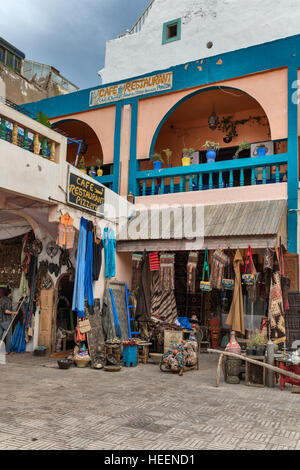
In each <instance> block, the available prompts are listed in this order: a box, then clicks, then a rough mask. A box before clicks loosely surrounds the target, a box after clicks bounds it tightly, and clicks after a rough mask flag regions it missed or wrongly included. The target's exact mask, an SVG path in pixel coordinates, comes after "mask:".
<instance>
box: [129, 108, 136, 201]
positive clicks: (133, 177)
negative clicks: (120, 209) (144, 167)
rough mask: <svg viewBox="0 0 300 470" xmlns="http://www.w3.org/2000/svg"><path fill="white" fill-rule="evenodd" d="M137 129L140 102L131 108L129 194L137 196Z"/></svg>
mask: <svg viewBox="0 0 300 470" xmlns="http://www.w3.org/2000/svg"><path fill="white" fill-rule="evenodd" d="M137 127H138V100H137V99H136V100H135V101H134V102H133V103H132V108H131V135H130V161H129V181H128V194H130V193H132V195H133V196H136V195H137V194H138V193H137V179H136V175H137V171H138V161H137V158H136V153H137Z"/></svg>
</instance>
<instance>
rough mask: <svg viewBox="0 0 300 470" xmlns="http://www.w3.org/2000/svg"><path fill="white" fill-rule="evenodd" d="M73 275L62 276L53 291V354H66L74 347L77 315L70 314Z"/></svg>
mask: <svg viewBox="0 0 300 470" xmlns="http://www.w3.org/2000/svg"><path fill="white" fill-rule="evenodd" d="M73 290H74V273H73V272H71V273H70V272H68V273H65V274H62V275H61V276H60V278H59V279H58V281H57V284H56V289H55V291H56V292H55V301H56V303H55V305H56V312H55V319H56V321H55V335H54V336H55V341H54V347H53V352H56V353H59V352H67V351H70V350H73V349H74V347H75V344H76V343H75V328H76V326H77V315H76V313H75V312H72V299H73Z"/></svg>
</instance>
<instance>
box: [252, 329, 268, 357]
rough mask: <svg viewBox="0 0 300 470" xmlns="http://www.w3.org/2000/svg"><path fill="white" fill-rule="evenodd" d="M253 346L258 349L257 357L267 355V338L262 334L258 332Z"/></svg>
mask: <svg viewBox="0 0 300 470" xmlns="http://www.w3.org/2000/svg"><path fill="white" fill-rule="evenodd" d="M253 344H254V347H255V348H256V355H257V356H264V355H265V347H266V338H265V336H264V335H262V334H261V332H259V331H257V332H256V334H255V336H254V338H253Z"/></svg>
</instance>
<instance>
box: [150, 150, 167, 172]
mask: <svg viewBox="0 0 300 470" xmlns="http://www.w3.org/2000/svg"><path fill="white" fill-rule="evenodd" d="M151 160H152V162H153V168H154V170H160V169H161V167H162V164H163V162H164V160H163V158H162V156H161V154H160V153H154V154H153V155H152V157H151Z"/></svg>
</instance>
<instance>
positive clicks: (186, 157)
mask: <svg viewBox="0 0 300 470" xmlns="http://www.w3.org/2000/svg"><path fill="white" fill-rule="evenodd" d="M194 152H195V149H193V148H189V149H187V148H184V149H182V166H189V165H190V164H191V156H192V155H193V153H194Z"/></svg>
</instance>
